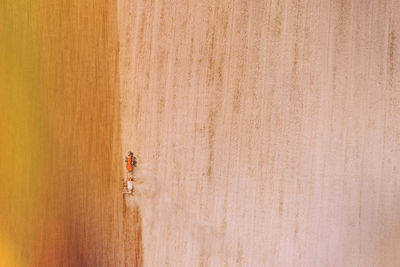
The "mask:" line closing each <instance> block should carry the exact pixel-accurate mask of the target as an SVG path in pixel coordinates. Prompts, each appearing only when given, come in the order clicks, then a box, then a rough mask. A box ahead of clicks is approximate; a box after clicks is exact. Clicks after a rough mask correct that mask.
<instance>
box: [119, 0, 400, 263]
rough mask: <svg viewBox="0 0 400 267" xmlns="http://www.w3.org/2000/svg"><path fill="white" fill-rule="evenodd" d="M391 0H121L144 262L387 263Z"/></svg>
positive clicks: (399, 136)
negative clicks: (137, 162)
mask: <svg viewBox="0 0 400 267" xmlns="http://www.w3.org/2000/svg"><path fill="white" fill-rule="evenodd" d="M399 8H400V5H399V2H398V1H390V0H387V1H361V0H354V1H301V0H293V1H289V0H286V1H235V0H234V1H223V0H221V1H162V0H159V1H140V0H137V1H128V0H119V4H118V9H119V10H118V16H119V21H118V25H119V36H120V62H119V64H120V75H121V76H120V86H121V98H122V107H121V110H122V124H121V125H122V126H121V127H122V152H121V157H122V156H124V154H125V153H126V151H127V150H129V149H132V150H133V151H134V152H135V153H136V154H137V156H138V160H139V168H138V170H137V176H138V177H139V178H140V179H141V181H142V182H141V184H140V185H139V186H138V188H139V189H138V191H139V192H138V194H137V196H136V198H135V200H131V201H133V202H136V203H137V205H138V206H135V205H133V206H132V207H133V208H132V209H131V210H132V212H135V211H136V212H138V209H140V210H139V212H141V216H142V219H141V223H142V235H141V236H140V238H141V239H142V245H141V246H140V251H141V253H142V257H143V263H144V265H145V266H399V265H400V254H399V251H400V245H399V242H398V241H399V240H400V223H399V222H400V206H399V201H400V169H399V167H398V164H399V162H400V141H399V140H400V115H399V114H400V91H399V88H400V74H399V68H400V41H399V40H400V39H399V38H400V16H399V13H398V12H397V11H396V10H399ZM122 153H123V154H122ZM126 212H127V213H129V212H130V210H129V208H128V210H127V211H126ZM139 215H140V214H139ZM126 216H131V215H129V214H128V215H126ZM125 220H126V218H125ZM131 221H135V223H132V224H133V226H132V227H137V226H136V225H137V224H136V222H139V221H138V220H137V219H131ZM124 223H125V225H127V224H128V223H129V222H126V221H125V222H124ZM124 229H125V228H124ZM129 229H130V230H129V231H134V232H135V231H137V228H136V230H135V229H134V230H132V228H129ZM132 236H139V235H137V233H136V234H135V233H132V234H131V237H132ZM136 241H137V240H136ZM136 241H134V242H133V243H132V246H133V247H135V245H134V244H136V243H135V242H136ZM125 254H126V253H125ZM135 255H137V254H135Z"/></svg>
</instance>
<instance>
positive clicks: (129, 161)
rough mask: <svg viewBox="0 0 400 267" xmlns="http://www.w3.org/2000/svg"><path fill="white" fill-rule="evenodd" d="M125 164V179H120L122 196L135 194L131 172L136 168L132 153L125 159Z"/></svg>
mask: <svg viewBox="0 0 400 267" xmlns="http://www.w3.org/2000/svg"><path fill="white" fill-rule="evenodd" d="M125 163H126V171H127V174H126V178H123V179H122V194H128V195H132V194H133V193H134V192H135V185H134V182H135V177H134V176H133V170H134V168H135V167H136V157H135V156H133V152H132V151H129V152H128V156H127V157H125Z"/></svg>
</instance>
